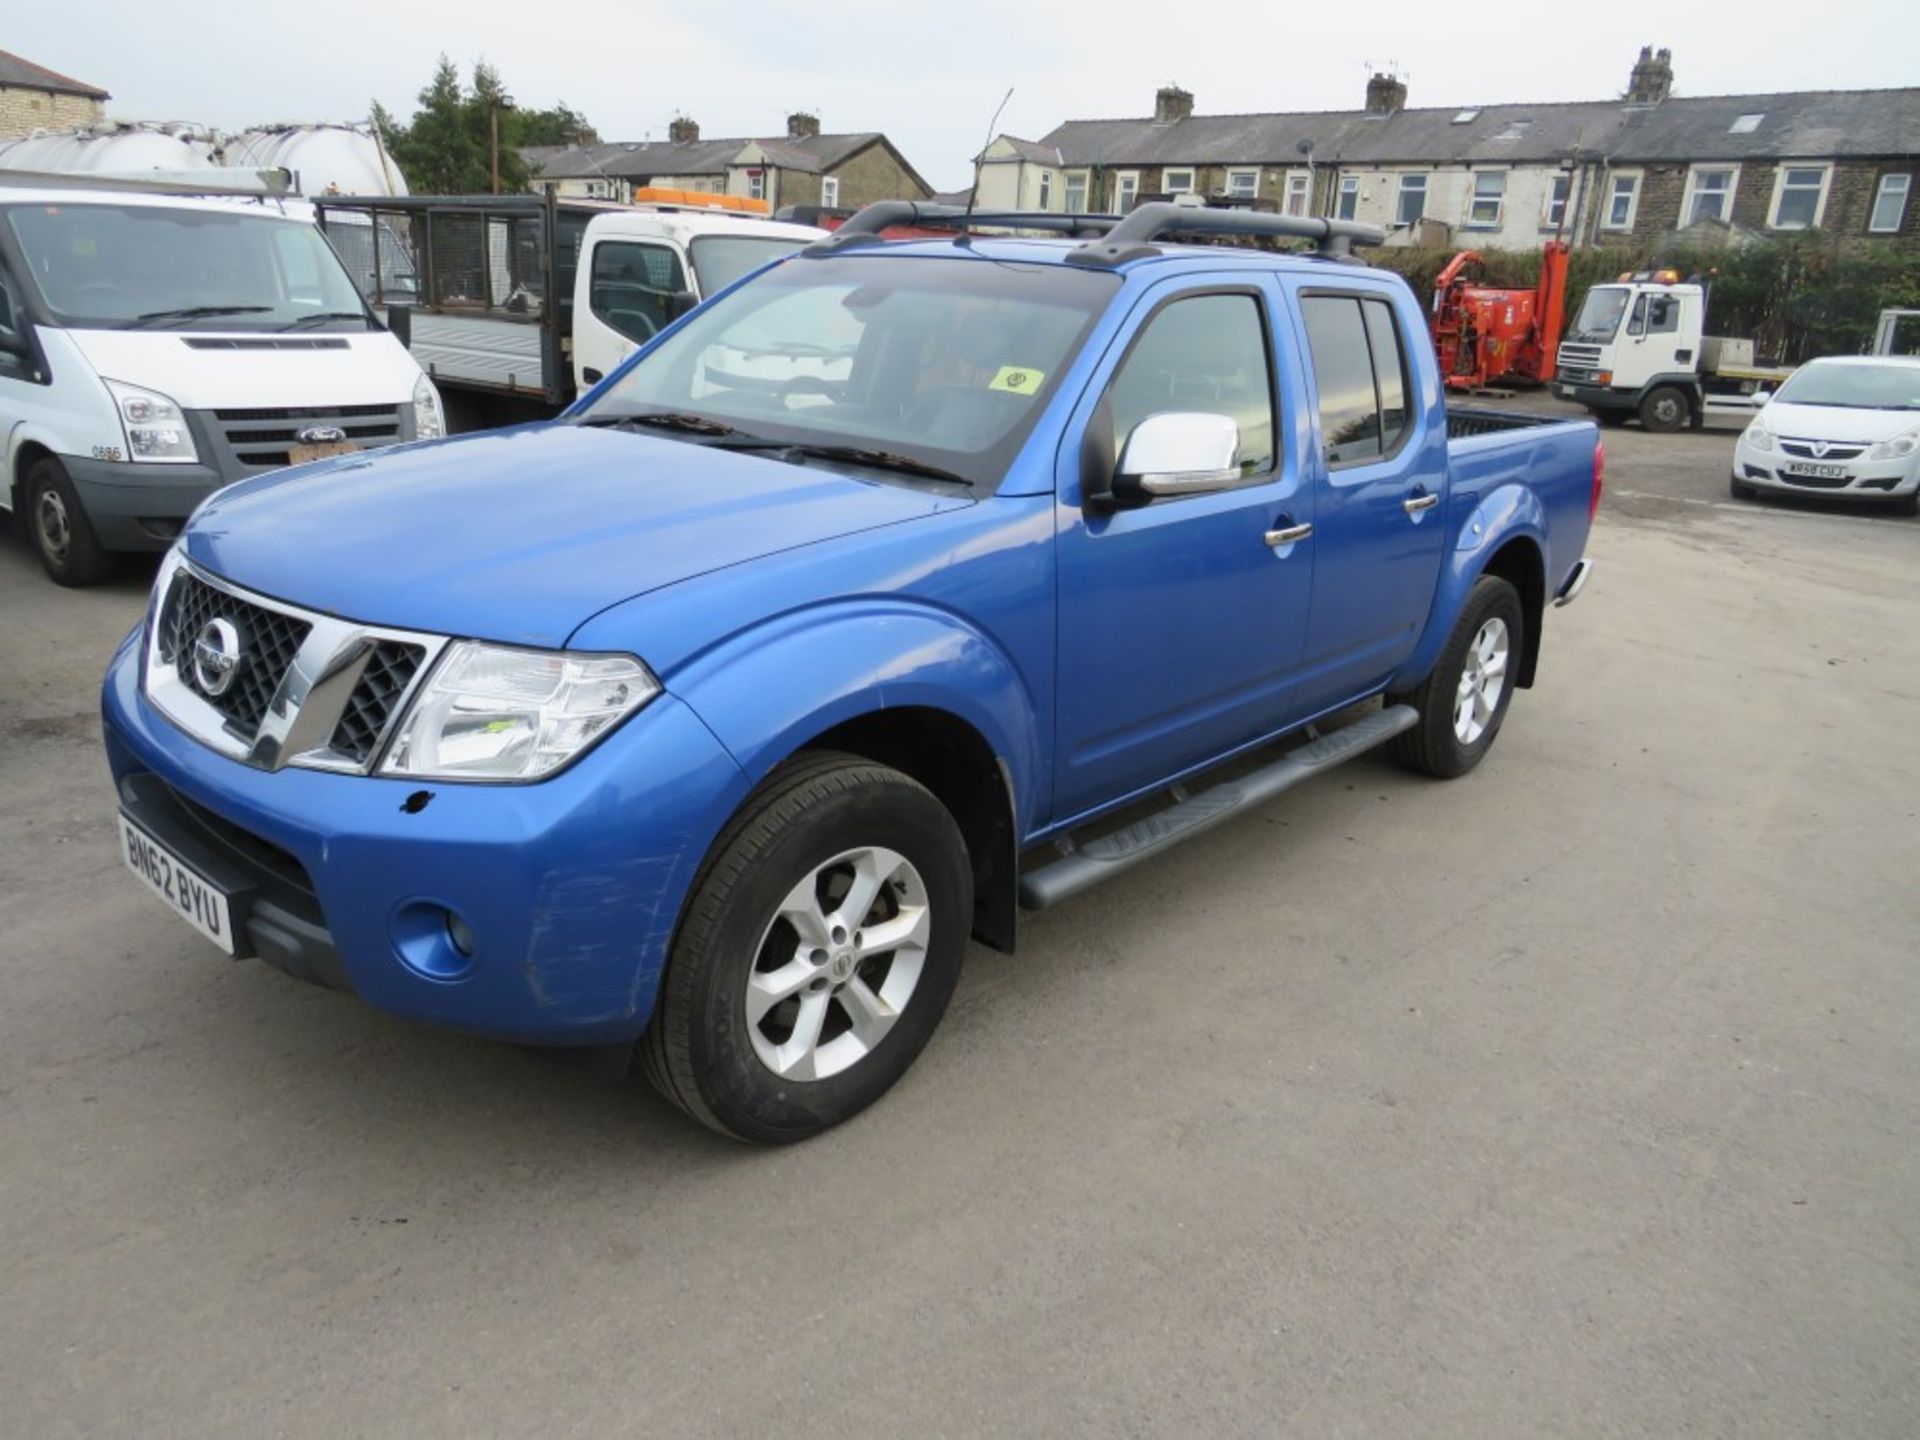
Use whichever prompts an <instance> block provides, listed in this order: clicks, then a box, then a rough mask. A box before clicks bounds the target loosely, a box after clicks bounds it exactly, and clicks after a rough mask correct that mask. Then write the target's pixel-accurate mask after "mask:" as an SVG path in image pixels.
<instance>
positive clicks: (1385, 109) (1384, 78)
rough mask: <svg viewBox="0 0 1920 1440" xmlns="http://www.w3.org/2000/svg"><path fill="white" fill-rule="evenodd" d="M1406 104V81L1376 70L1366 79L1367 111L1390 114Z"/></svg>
mask: <svg viewBox="0 0 1920 1440" xmlns="http://www.w3.org/2000/svg"><path fill="white" fill-rule="evenodd" d="M1406 106H1407V86H1406V82H1405V81H1403V80H1401V79H1400V78H1399V77H1398V76H1396V75H1388V74H1386V73H1384V72H1381V71H1376V72H1375V73H1374V75H1373V76H1372V77H1371V78H1370V79H1369V80H1368V81H1367V113H1368V114H1369V115H1391V114H1393V113H1394V112H1395V111H1398V110H1404V109H1406Z"/></svg>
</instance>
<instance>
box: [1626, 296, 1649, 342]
mask: <svg viewBox="0 0 1920 1440" xmlns="http://www.w3.org/2000/svg"><path fill="white" fill-rule="evenodd" d="M1646 333H1647V297H1646V296H1644V295H1642V296H1640V297H1639V298H1638V299H1637V300H1635V301H1634V302H1633V314H1632V315H1631V316H1630V317H1629V318H1628V320H1627V334H1629V335H1644V334H1646Z"/></svg>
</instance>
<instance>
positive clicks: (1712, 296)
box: [1367, 232, 1920, 365]
mask: <svg viewBox="0 0 1920 1440" xmlns="http://www.w3.org/2000/svg"><path fill="white" fill-rule="evenodd" d="M1456 253H1457V252H1456V251H1453V250H1435V249H1425V248H1419V249H1416V248H1408V249H1397V248H1392V247H1386V248H1382V249H1379V250H1374V251H1370V252H1369V253H1368V256H1367V258H1368V259H1369V260H1371V261H1372V262H1373V263H1375V264H1377V265H1381V266H1384V267H1385V268H1387V269H1390V270H1395V271H1398V272H1399V273H1400V274H1402V275H1404V276H1406V277H1407V280H1408V282H1409V283H1410V284H1411V285H1412V286H1413V289H1414V293H1415V294H1417V295H1419V296H1420V297H1421V299H1422V300H1423V301H1424V300H1430V299H1431V297H1432V295H1433V284H1434V281H1435V280H1436V279H1437V278H1438V277H1439V274H1440V272H1441V270H1442V269H1444V268H1445V267H1446V264H1447V262H1448V261H1449V260H1451V259H1452V258H1453V256H1454V255H1455V254H1456ZM1482 255H1483V259H1484V265H1483V269H1482V273H1483V275H1484V276H1485V281H1486V283H1487V284H1490V285H1500V286H1511V287H1515V288H1531V287H1532V286H1533V285H1534V284H1536V283H1537V282H1538V280H1539V278H1540V252H1539V251H1537V250H1531V251H1529V250H1488V251H1483V252H1482ZM1655 268H1658V269H1672V270H1678V271H1679V272H1680V275H1681V278H1682V279H1692V278H1695V277H1699V278H1702V279H1704V280H1706V281H1707V282H1708V283H1709V284H1710V285H1711V287H1712V288H1711V290H1710V291H1709V294H1708V299H1707V324H1706V328H1707V332H1708V333H1709V334H1713V335H1733V336H1740V337H1743V338H1749V339H1752V340H1753V341H1754V342H1755V347H1754V348H1755V351H1756V353H1757V354H1759V355H1762V356H1765V357H1767V358H1769V359H1778V360H1779V361H1780V362H1781V363H1784V364H1792V365H1797V364H1799V363H1800V362H1802V361H1805V360H1810V359H1812V358H1813V357H1814V356H1816V355H1848V354H1859V353H1861V352H1863V351H1865V350H1867V349H1868V348H1870V347H1871V345H1872V343H1873V332H1874V326H1875V323H1876V322H1877V321H1878V319H1879V316H1880V312H1881V311H1882V310H1883V309H1888V308H1892V307H1903V308H1920V254H1916V253H1914V252H1911V251H1901V250H1897V249H1895V248H1894V247H1892V246H1890V245H1885V244H1871V245H1861V244H1859V243H1857V242H1847V243H1839V242H1836V241H1835V240H1834V239H1832V238H1831V237H1827V236H1822V235H1820V234H1819V233H1818V232H1814V233H1812V234H1808V235H1805V236H1795V237H1792V238H1790V239H1783V240H1752V241H1748V242H1746V243H1744V244H1734V245H1728V246H1724V247H1708V246H1701V245H1697V244H1687V243H1684V242H1677V241H1675V240H1673V239H1672V238H1668V239H1666V240H1664V241H1662V242H1661V243H1660V244H1658V245H1646V246H1631V247H1629V246H1608V247H1605V248H1601V249H1596V250H1576V251H1574V252H1573V255H1572V257H1571V261H1570V263H1569V265H1568V273H1567V317H1568V319H1569V320H1571V319H1572V317H1573V316H1575V315H1577V314H1579V313H1580V304H1581V302H1582V301H1583V300H1584V299H1585V298H1586V294H1587V290H1588V289H1589V288H1590V287H1591V286H1594V285H1598V284H1604V283H1606V282H1607V281H1610V280H1616V279H1618V278H1619V277H1620V275H1621V274H1623V273H1625V272H1628V271H1633V270H1648V269H1655Z"/></svg>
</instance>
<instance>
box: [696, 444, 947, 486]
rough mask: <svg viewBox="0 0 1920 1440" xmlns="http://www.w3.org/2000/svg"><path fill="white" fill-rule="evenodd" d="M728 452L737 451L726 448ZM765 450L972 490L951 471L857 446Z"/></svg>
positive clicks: (784, 446) (794, 446)
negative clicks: (842, 463)
mask: <svg viewBox="0 0 1920 1440" xmlns="http://www.w3.org/2000/svg"><path fill="white" fill-rule="evenodd" d="M728 448H730V449H737V448H740V447H737V446H729V447H728ZM765 448H766V449H768V450H779V451H782V452H784V453H786V454H789V455H804V456H806V457H807V458H809V459H814V460H841V461H844V462H846V463H847V464H849V465H869V466H871V467H873V468H874V469H875V470H894V471H898V472H899V473H900V474H902V475H921V476H925V477H926V478H927V479H929V480H946V481H948V482H950V483H952V484H955V485H965V486H967V487H968V488H969V489H971V488H972V487H973V481H971V480H969V479H968V478H967V477H966V476H964V475H960V474H957V473H955V472H954V471H952V470H943V469H941V468H940V467H939V466H938V465H929V464H928V463H927V462H926V461H924V460H916V459H914V458H913V456H911V455H900V454H896V453H895V452H894V451H892V450H869V449H866V448H865V447H863V446H859V445H809V444H807V443H806V442H805V441H788V442H784V443H782V442H773V441H769V442H767V444H766V446H765Z"/></svg>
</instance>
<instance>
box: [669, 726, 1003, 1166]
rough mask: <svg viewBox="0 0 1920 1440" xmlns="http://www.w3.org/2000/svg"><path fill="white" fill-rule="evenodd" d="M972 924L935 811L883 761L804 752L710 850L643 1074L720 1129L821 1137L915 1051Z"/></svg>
mask: <svg viewBox="0 0 1920 1440" xmlns="http://www.w3.org/2000/svg"><path fill="white" fill-rule="evenodd" d="M972 915H973V872H972V869H971V867H970V865H969V864H968V860H967V848H966V843H965V841H964V839H963V838H962V836H961V834H960V830H959V827H958V826H957V825H956V824H955V823H954V820H953V817H952V816H951V815H949V814H948V813H947V811H946V809H945V807H944V806H942V805H941V804H940V802H939V801H938V800H936V799H934V797H933V796H932V795H931V794H930V793H928V791H927V790H926V789H925V788H923V787H922V786H921V785H919V784H918V783H916V782H915V781H913V780H912V779H910V778H909V777H907V776H905V775H903V774H901V773H900V772H899V771H897V770H891V769H888V768H887V767H886V766H883V765H876V764H873V763H872V762H870V761H866V760H862V759H859V758H858V757H855V756H851V755H841V754H833V753H828V752H820V753H816V754H811V755H807V756H803V757H802V758H801V759H799V760H797V761H795V762H793V763H790V764H789V765H787V766H785V767H783V768H782V769H781V770H779V771H776V772H775V773H774V774H773V775H772V776H771V777H769V779H768V780H767V782H766V783H765V784H764V785H762V786H761V788H760V789H759V790H758V791H757V792H756V793H755V794H754V795H753V796H752V797H751V798H750V799H749V800H748V801H747V803H746V804H745V805H743V806H742V807H741V810H740V813H739V814H738V815H736V816H735V817H734V819H733V820H732V822H731V823H730V824H729V825H728V827H727V829H726V831H725V832H724V833H722V835H721V837H720V839H719V841H718V842H717V844H716V846H715V850H714V855H713V858H712V860H711V861H710V863H709V864H708V866H707V868H706V870H705V872H704V873H703V875H702V876H701V879H700V881H699V882H698V884H697V886H696V888H695V890H694V894H693V896H692V898H691V900H690V901H689V902H688V905H687V910H686V914H685V917H684V919H683V921H682V923H681V927H680V933H679V935H678V937H677V938H676V939H675V942H674V946H673V950H672V953H671V955H670V956H669V958H668V962H667V971H666V975H665V977H664V978H663V980H662V982H661V987H660V996H659V1000H658V1002H657V1004H656V1006H655V1009H654V1015H653V1021H652V1023H651V1025H650V1026H649V1027H648V1029H647V1033H646V1034H645V1035H644V1036H643V1037H642V1038H641V1041H640V1047H639V1058H640V1061H641V1067H642V1069H643V1070H644V1071H645V1073H646V1075H647V1078H648V1079H649V1080H650V1081H651V1082H652V1083H653V1085H654V1087H655V1088H656V1089H658V1090H659V1091H660V1093H661V1094H663V1095H664V1096H666V1097H667V1099H669V1100H671V1101H672V1102H673V1103H674V1104H675V1105H678V1106H679V1107H680V1108H681V1109H682V1110H684V1111H686V1112H687V1114H689V1115H691V1116H692V1117H693V1118H694V1119H696V1120H698V1121H700V1122H701V1123H702V1124H704V1125H707V1126H709V1127H711V1128H712V1129H715V1130H718V1131H719V1132H721V1133H722V1134H724V1135H730V1136H732V1137H734V1138H735V1139H739V1140H748V1141H754V1142H758V1143H761V1144H782V1143H786V1142H789V1141H794V1140H804V1139H806V1138H807V1137H809V1136H811V1135H817V1134H818V1133H820V1132H821V1131H822V1130H825V1129H828V1128H829V1127H831V1126H833V1125H837V1124H839V1123H840V1122H841V1121H842V1120H845V1119H847V1118H848V1117H849V1116H851V1115H854V1114H857V1113H858V1112H859V1111H861V1110H863V1109H865V1108H866V1107H867V1106H868V1105H871V1104H872V1103H873V1102H874V1101H875V1100H878V1099H879V1098H880V1097H881V1096H882V1095H884V1094H885V1093H886V1092H887V1091H888V1090H889V1089H890V1088H891V1087H892V1086H893V1084H894V1082H895V1081H897V1080H898V1079H899V1078H900V1077H901V1076H902V1075H904V1074H905V1073H906V1071H907V1067H908V1066H910V1065H911V1064H912V1063H913V1061H914V1059H915V1057H917V1056H918V1055H919V1053H920V1051H921V1049H922V1048H923V1047H924V1046H925V1045H926V1043H927V1040H928V1039H929V1038H930V1037H931V1036H932V1034H933V1031H934V1027H935V1026H937V1025H938V1024H939V1023H940V1017H941V1016H942V1015H943V1014H944V1013H945V1011H946V1008H947V1001H948V1000H949V999H950V998H951V996H952V994H953V987H954V984H955V982H956V981H958V979H959V977H960V961H961V957H962V956H963V955H964V954H965V951H966V945H967V936H968V933H969V932H970V930H971V928H972Z"/></svg>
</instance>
